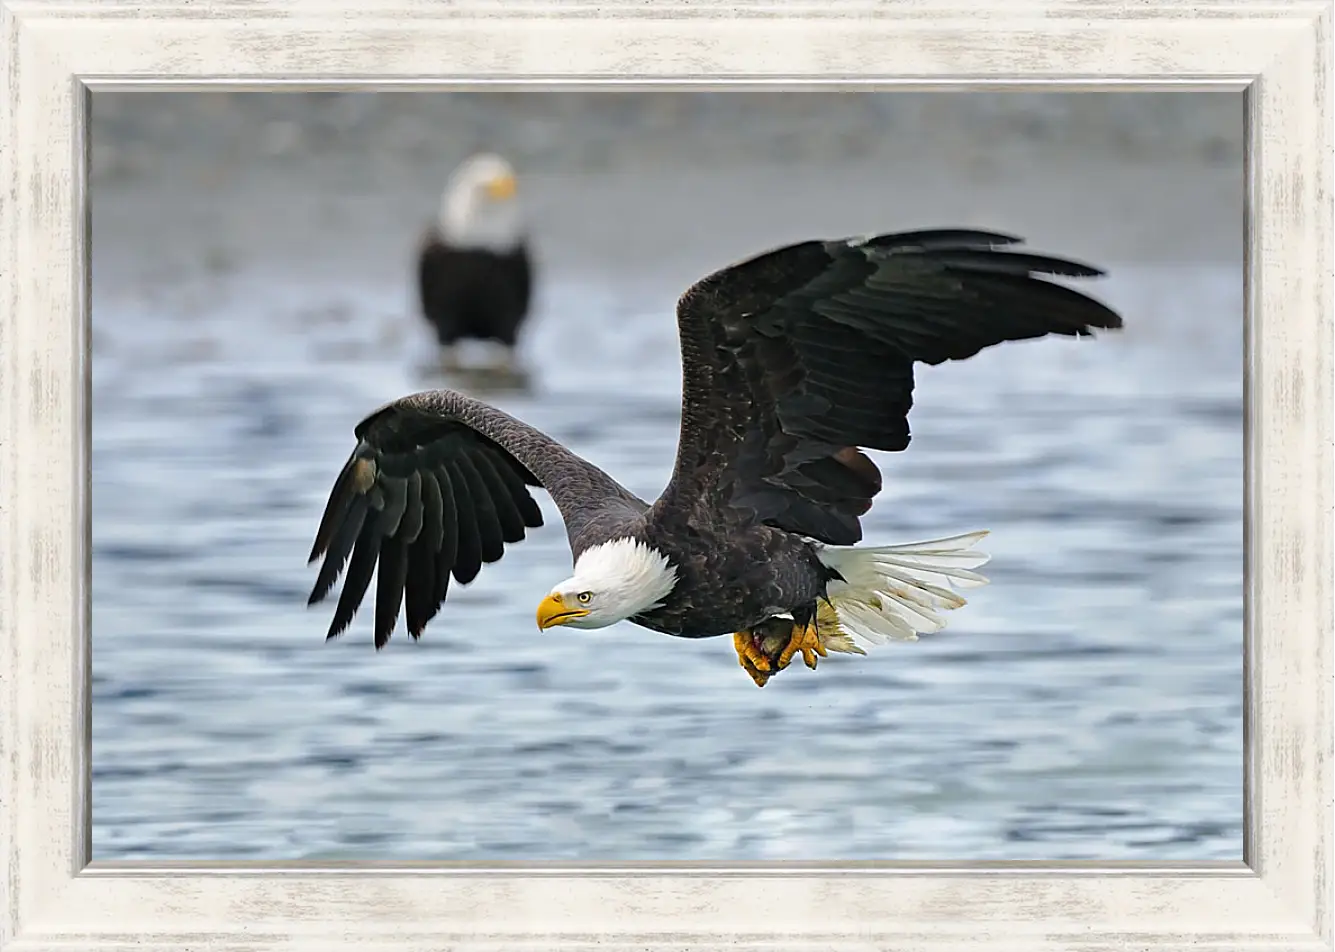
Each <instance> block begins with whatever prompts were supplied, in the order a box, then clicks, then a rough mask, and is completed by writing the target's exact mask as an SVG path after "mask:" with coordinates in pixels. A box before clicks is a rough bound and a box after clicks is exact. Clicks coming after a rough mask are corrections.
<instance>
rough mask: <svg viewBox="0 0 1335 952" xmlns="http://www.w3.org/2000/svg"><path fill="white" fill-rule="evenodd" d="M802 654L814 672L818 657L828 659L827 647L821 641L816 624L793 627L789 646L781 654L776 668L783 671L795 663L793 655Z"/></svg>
mask: <svg viewBox="0 0 1335 952" xmlns="http://www.w3.org/2000/svg"><path fill="white" fill-rule="evenodd" d="M799 651H800V652H801V653H802V660H803V662H805V663H806V666H807V667H808V668H810V669H811V670H812V671H815V670H816V656H817V655H820V656H821V657H822V658H825V657H828V655H827V654H826V652H825V645H824V643H823V642H822V641H821V640H820V635H818V634H817V633H816V626H815V624H810V625H807V626H805V627H804V628H801V629H799V628H797V627H796V626H794V627H793V630H792V634H791V635H789V637H788V645H787V647H785V648H784V649H783V650H782V651H781V652H779V659H778V663H777V665H776V667H777V668H778V669H779V670H780V671H782V670H783V669H784V668H786V667H788V665H789V664H791V663H792V661H793V655H795V654H797V653H798V652H799Z"/></svg>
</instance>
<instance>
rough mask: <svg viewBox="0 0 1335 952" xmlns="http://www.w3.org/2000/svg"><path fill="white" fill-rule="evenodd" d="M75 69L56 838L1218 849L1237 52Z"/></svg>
mask: <svg viewBox="0 0 1335 952" xmlns="http://www.w3.org/2000/svg"><path fill="white" fill-rule="evenodd" d="M91 101H92V106H91V116H92V120H91V122H92V127H91V128H92V132H91V140H92V144H91V150H90V154H91V158H90V161H91V171H90V182H91V185H90V189H91V192H90V194H91V205H92V252H91V257H92V268H93V280H92V306H91V310H92V323H91V347H92V368H93V385H92V419H93V425H92V507H93V509H92V511H93V517H92V541H93V560H92V562H93V564H92V586H93V595H92V630H93V635H92V677H93V716H92V736H93V742H92V766H93V777H92V791H93V821H92V822H93V834H92V838H93V859H94V860H96V861H105V860H144V859H150V860H162V861H174V860H224V859H225V860H266V861H281V860H378V861H402V860H421V861H439V862H458V863H468V864H477V863H485V862H491V861H512V862H554V863H563V862H572V861H597V862H602V863H615V862H618V861H632V860H634V861H646V860H654V861H663V862H691V861H711V862H745V861H777V860H812V861H828V862H838V861H848V860H862V861H866V860H878V861H897V860H899V861H903V860H955V861H962V860H1064V859H1080V860H1139V861H1150V860H1169V861H1179V862H1190V861H1201V860H1239V859H1241V857H1242V837H1243V833H1242V828H1243V824H1242V816H1243V813H1242V810H1243V804H1242V800H1243V795H1242V772H1243V768H1242V764H1243V749H1242V641H1243V285H1242V278H1243V195H1244V175H1243V165H1242V156H1243V108H1242V107H1243V101H1242V96H1241V94H1240V93H1226V92H1152V93H1151V92H1135V93H1131V92H1116V93H1092V92H1091V93H1000V92H986V93H983V92H897V91H870V90H869V91H857V92H852V91H841V92H833V91H817V90H811V91H800V92H797V91H792V92H760V91H728V90H708V91H706V90H693V91H667V90H663V91H643V92H632V91H623V90H600V89H598V88H597V87H593V86H591V87H589V88H588V89H587V90H584V91H544V90H526V91H524V92H503V91H455V92H381V93H372V92H365V93H362V92H292V93H287V92H283V93H269V92H237V93H232V92H175V91H171V92H168V91H153V92H134V93H120V92H102V91H98V92H95V93H93V94H92V100H91Z"/></svg>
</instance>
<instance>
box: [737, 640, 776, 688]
mask: <svg viewBox="0 0 1335 952" xmlns="http://www.w3.org/2000/svg"><path fill="white" fill-rule="evenodd" d="M732 645H733V647H734V648H736V649H737V662H738V663H739V664H740V665H741V666H742V667H743V668H744V669H746V673H747V674H749V675H751V680H752V681H754V682H755V683H756V687H758V688H763V687H764V686H765V683H766V682H767V681H769V678H770V673H771V666H770V660H769V658H768V657H767V656H766V655H765V652H764V649H763V648H762V647H761V645H760V642H759V639H757V638H756V637H755V636H753V635H752V634H751V632H749V631H739V632H736V633H734V634H733V636H732Z"/></svg>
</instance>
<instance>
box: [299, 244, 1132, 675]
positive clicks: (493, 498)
mask: <svg viewBox="0 0 1335 952" xmlns="http://www.w3.org/2000/svg"><path fill="white" fill-rule="evenodd" d="M1018 241H1020V239H1018V238H1013V237H1010V236H1008V235H1002V234H996V233H992V232H983V231H972V230H931V231H917V232H908V233H900V234H886V235H878V236H875V237H871V238H859V239H848V240H839V241H807V242H803V243H801V244H796V245H791V246H788V247H784V248H779V249H777V250H774V251H770V252H768V253H765V254H762V255H759V256H758V257H754V258H751V259H749V260H746V261H742V262H740V263H738V264H735V265H732V266H730V267H727V268H724V269H723V270H721V271H717V272H715V273H714V274H711V275H709V276H708V277H706V278H704V279H703V280H701V281H699V282H697V283H696V284H695V285H694V286H692V287H691V288H690V289H689V290H687V291H686V292H685V294H683V295H682V297H681V299H680V301H679V302H678V304H677V325H678V331H679V334H680V339H681V354H682V383H683V386H682V413H681V430H680V434H679V438H678V443H677V458H676V464H675V467H674V469H673V472H672V479H671V481H670V482H669V484H668V486H667V488H666V489H665V490H664V491H663V494H662V495H661V496H660V497H659V498H658V500H657V501H656V502H654V503H652V504H650V503H648V502H646V501H644V500H642V499H639V498H637V497H636V496H634V495H633V494H632V493H630V492H629V491H628V490H626V489H625V488H624V487H622V486H621V485H620V484H619V483H617V482H616V480H614V479H613V478H612V477H611V476H609V475H607V474H606V473H604V472H603V471H602V470H601V469H599V468H598V467H596V466H594V465H593V464H591V463H589V462H587V461H586V460H584V459H582V458H580V457H579V456H576V455H575V454H574V453H572V452H571V451H570V450H568V449H566V448H565V447H564V446H562V445H560V444H559V443H557V442H556V441H555V440H553V439H551V438H550V437H548V436H546V435H545V434H543V433H541V432H539V431H538V430H536V429H534V428H533V427H531V426H529V425H527V424H525V423H523V422H521V421H520V420H517V419H515V418H513V417H511V416H509V415H508V414H506V413H503V412H501V411H500V410H497V409H495V408H493V407H490V406H487V405H486V404H483V403H480V402H478V401H476V400H473V399H471V398H469V397H466V396H464V395H462V394H459V393H456V392H453V391H450V390H436V391H430V392H425V393H418V394H415V395H412V396H408V397H404V398H402V399H400V400H396V401H394V402H393V403H390V404H388V405H386V406H385V407H382V408H381V409H379V410H377V411H376V412H375V413H373V414H371V415H370V416H368V417H367V418H366V419H364V420H362V422H361V423H359V424H358V425H357V427H356V430H355V434H356V437H357V441H358V442H357V446H356V449H354V450H353V452H352V456H351V457H350V458H349V460H348V462H347V464H346V465H345V466H344V467H343V470H342V472H341V473H340V475H339V477H338V479H337V481H336V482H335V484H334V487H333V491H332V492H331V493H330V496H329V501H328V504H327V506H326V508H325V510H324V516H323V518H322V519H321V522H320V526H319V529H318V531H317V533H316V539H315V545H314V547H313V549H312V551H311V557H310V560H311V561H312V562H314V561H315V560H316V559H318V558H320V556H322V555H323V556H324V562H323V564H322V565H321V567H320V570H319V575H318V578H317V579H316V582H315V586H314V589H313V591H312V592H311V596H310V602H309V603H310V604H314V603H316V602H318V601H320V600H322V599H323V598H325V596H326V595H328V593H329V591H330V590H331V588H332V587H333V585H334V582H335V580H336V579H337V577H338V575H339V574H340V573H341V572H342V571H343V567H344V564H345V563H346V564H347V577H346V579H345V582H344V586H343V590H342V593H341V595H340V596H339V599H338V606H337V608H336V609H335V611H334V618H333V622H332V624H331V625H330V628H329V634H328V637H329V638H333V637H336V636H337V635H339V634H340V633H341V632H342V631H343V630H344V629H345V628H347V626H348V624H349V623H350V622H351V621H352V618H353V615H354V614H355V613H356V611H357V608H358V606H359V605H360V604H361V601H362V599H363V597H364V596H365V594H366V591H367V589H368V586H369V585H370V582H371V575H372V571H373V570H374V569H375V567H376V565H377V562H378V563H379V573H378V580H377V585H376V596H375V625H374V630H375V644H376V647H377V648H380V647H381V646H383V645H384V644H385V643H386V642H387V641H388V639H389V636H390V632H391V631H392V630H393V628H394V625H395V623H396V621H397V618H398V614H399V609H400V605H406V621H407V627H408V632H409V634H410V635H412V637H413V638H417V637H420V635H421V634H422V631H423V630H424V629H425V627H426V625H427V622H428V621H430V620H431V618H433V617H434V616H435V614H436V613H437V611H439V609H440V607H441V605H442V604H443V603H444V600H445V597H446V592H447V590H448V589H449V585H450V579H451V577H453V579H454V581H455V582H456V583H459V584H466V583H468V582H470V581H472V580H473V579H474V578H475V577H476V576H477V574H478V572H479V570H480V569H481V567H482V565H483V564H484V563H490V562H495V561H497V560H498V559H500V558H501V556H502V555H503V554H504V551H505V546H506V544H508V543H514V542H518V541H520V540H522V539H523V538H524V536H525V533H526V531H527V530H528V529H530V528H533V527H536V526H540V525H541V524H542V514H541V512H540V510H539V508H538V505H537V503H536V502H535V501H534V498H533V496H532V494H531V487H540V488H542V489H545V490H546V491H547V492H548V493H550V494H551V497H552V499H553V500H554V501H555V503H556V505H557V507H558V508H559V509H560V512H561V517H562V519H563V520H564V522H565V527H566V534H567V537H568V539H569V542H570V549H571V553H572V556H573V559H574V571H573V574H572V575H571V576H570V577H569V578H567V579H566V580H565V581H563V582H560V583H559V584H557V585H556V586H554V587H553V588H552V589H551V591H550V592H548V593H547V594H546V595H545V596H544V597H543V598H542V599H541V602H540V603H539V605H538V608H537V623H538V627H539V628H541V629H546V628H551V627H553V626H556V625H568V626H570V627H572V628H601V627H604V626H606V625H611V624H613V623H615V622H618V621H623V620H629V621H631V622H634V623H635V624H637V625H640V626H643V627H645V628H649V629H651V630H653V631H658V632H662V633H664V634H668V635H674V636H676V637H679V638H709V637H713V636H716V635H722V634H727V633H730V632H731V633H732V634H733V641H734V647H735V648H736V651H737V654H738V658H739V660H740V662H741V665H742V667H744V668H745V669H746V670H747V672H748V673H749V674H750V675H751V676H752V678H753V679H754V680H755V681H756V683H757V684H759V685H761V686H763V685H764V684H765V681H766V680H767V679H768V678H769V677H770V675H771V674H773V673H774V672H776V671H779V670H782V669H783V668H785V667H787V666H788V664H789V663H790V662H791V660H792V658H793V657H794V656H795V655H796V654H798V653H799V652H800V653H801V655H802V658H803V660H804V661H805V662H806V664H807V665H808V666H809V667H812V668H814V667H815V666H816V659H817V656H818V655H819V656H822V657H823V656H825V655H826V651H827V650H834V651H845V652H855V653H858V654H863V653H865V652H863V650H862V649H861V648H860V647H859V646H858V643H857V641H855V638H856V639H860V640H862V641H866V642H869V643H872V644H876V643H881V642H884V641H887V640H891V639H909V640H911V639H914V638H916V636H917V634H918V633H920V632H931V631H936V630H938V629H940V628H941V627H942V626H943V625H944V623H945V622H944V620H943V619H942V617H941V615H940V613H941V612H943V611H946V610H949V609H954V608H958V607H960V606H961V605H963V604H964V599H963V598H961V597H960V596H959V595H957V594H955V592H953V591H952V590H951V588H952V587H956V588H967V587H969V586H973V585H981V584H984V583H985V582H986V581H987V580H986V579H985V578H983V576H981V575H979V574H977V573H976V572H974V571H973V570H974V569H975V568H977V567H979V566H980V565H982V564H983V563H984V562H985V561H987V556H986V555H984V554H983V553H981V552H978V551H976V550H975V549H974V548H973V546H974V544H975V543H977V542H978V540H979V539H981V538H982V537H983V536H984V535H986V532H973V533H969V534H967V535H959V536H954V537H952V538H947V539H937V540H932V541H928V542H920V543H915V544H910V545H889V546H868V547H863V546H858V545H856V543H857V542H859V540H860V539H861V538H862V527H861V525H860V523H859V517H860V516H862V515H863V514H864V513H866V512H867V511H868V509H870V508H871V504H872V498H873V497H874V496H875V495H876V494H877V493H878V492H879V491H880V489H881V474H880V471H879V470H878V468H877V467H876V465H875V464H874V463H873V462H872V461H871V459H870V458H868V457H867V456H866V455H864V454H863V453H862V452H861V450H860V448H871V449H878V450H891V451H894V450H903V449H905V448H906V447H907V446H908V445H909V425H908V413H909V408H910V406H911V405H912V402H913V365H914V363H915V362H918V361H921V362H923V363H927V364H940V363H942V362H943V361H947V360H962V359H964V358H967V357H971V356H973V355H974V354H976V353H978V352H979V351H980V350H981V349H983V348H984V347H989V346H991V345H993V344H998V343H1001V342H1003V341H1014V340H1024V339H1028V338H1036V337H1043V336H1045V335H1048V334H1063V335H1067V336H1086V335H1089V334H1090V333H1091V329H1092V328H1117V327H1121V326H1122V319H1121V318H1120V317H1119V316H1118V315H1117V314H1116V313H1114V312H1113V311H1112V310H1110V309H1109V308H1107V307H1106V306H1104V305H1103V304H1100V303H1099V302H1097V301H1095V300H1093V299H1091V298H1089V297H1086V296H1085V295H1083V294H1080V293H1077V292H1076V291H1074V290H1071V289H1070V288H1068V287H1065V286H1063V285H1060V284H1057V283H1055V282H1053V281H1050V280H1048V279H1046V278H1043V277H1039V275H1059V276H1066V277H1091V276H1096V275H1100V274H1102V272H1101V271H1099V270H1098V269H1096V268H1092V267H1089V266H1087V265H1084V264H1078V263H1076V262H1072V261H1066V260H1062V259H1060V258H1053V257H1048V256H1045V255H1038V254H1028V253H1024V252H1022V251H1018V250H1015V249H1013V248H1011V249H1007V248H1006V247H1005V246H1008V245H1013V244H1015V243H1017V242H1018ZM349 556H351V558H350V559H349Z"/></svg>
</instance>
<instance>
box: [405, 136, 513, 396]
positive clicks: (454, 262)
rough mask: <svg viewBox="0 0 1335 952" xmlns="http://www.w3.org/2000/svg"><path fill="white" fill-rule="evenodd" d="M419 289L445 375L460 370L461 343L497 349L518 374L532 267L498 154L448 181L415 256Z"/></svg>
mask: <svg viewBox="0 0 1335 952" xmlns="http://www.w3.org/2000/svg"><path fill="white" fill-rule="evenodd" d="M417 287H418V292H419V297H420V301H421V306H422V315H423V316H424V317H425V318H426V320H427V322H428V323H429V324H430V325H431V327H432V328H433V329H434V330H435V333H436V339H437V341H439V343H440V347H441V354H440V358H441V365H442V367H443V368H444V369H446V370H455V369H458V368H459V366H460V364H459V355H458V352H457V345H458V344H459V342H460V341H464V340H482V341H494V342H496V343H497V344H499V345H500V346H501V347H502V348H503V351H502V353H503V355H504V359H503V361H502V364H503V369H506V370H514V369H516V363H515V345H516V343H517V341H518V338H519V331H520V328H522V327H523V324H524V319H525V318H526V317H528V312H529V303H530V298H531V296H532V287H533V262H532V259H531V256H530V254H529V248H528V238H527V236H526V235H525V232H524V219H523V211H522V209H521V207H520V202H519V196H518V185H517V183H516V180H515V173H514V169H513V168H511V166H510V163H509V162H507V161H506V160H505V159H503V158H501V157H500V156H499V155H494V154H492V153H488V152H484V153H480V154H478V155H474V156H472V157H470V158H469V159H467V160H465V161H464V162H463V163H462V164H461V165H460V166H459V167H458V168H457V169H455V171H454V173H453V175H451V176H450V181H449V183H448V184H447V185H446V188H445V191H444V193H443V194H442V196H441V201H440V215H439V219H438V221H436V222H435V224H433V225H432V226H431V227H430V228H429V229H428V230H427V233H426V235H425V236H424V238H423V241H422V245H421V248H420V250H419V252H418V258H417Z"/></svg>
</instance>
